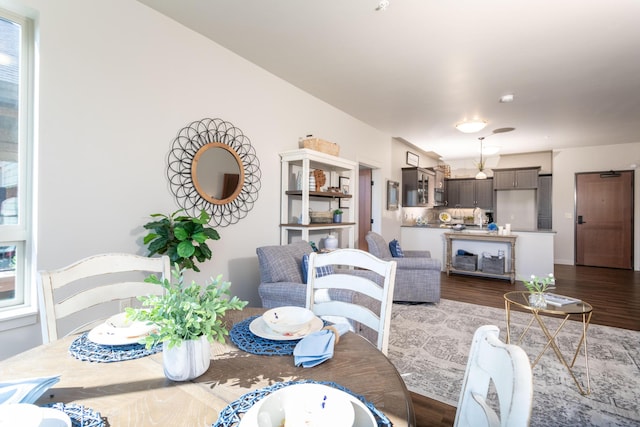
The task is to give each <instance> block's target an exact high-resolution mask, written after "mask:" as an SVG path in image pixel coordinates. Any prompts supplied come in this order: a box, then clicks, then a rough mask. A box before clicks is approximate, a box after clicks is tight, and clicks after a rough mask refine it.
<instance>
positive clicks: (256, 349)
mask: <svg viewBox="0 0 640 427" xmlns="http://www.w3.org/2000/svg"><path fill="white" fill-rule="evenodd" d="M258 317H260V316H252V317H248V318H246V319H244V320H243V321H242V322H238V323H236V324H235V325H233V327H232V328H231V330H230V331H229V338H231V341H232V342H233V343H234V344H235V345H236V346H237V347H238V348H239V349H240V350H242V351H246V352H247V353H252V354H260V355H263V356H287V355H292V354H293V349H294V348H295V347H296V344H298V342H300V340H285V341H276V340H269V339H266V338H262V337H259V336H257V335H254V334H253V332H251V331H250V330H249V325H250V324H251V322H252V321H253V320H254V319H257V318H258ZM300 339H302V337H300Z"/></svg>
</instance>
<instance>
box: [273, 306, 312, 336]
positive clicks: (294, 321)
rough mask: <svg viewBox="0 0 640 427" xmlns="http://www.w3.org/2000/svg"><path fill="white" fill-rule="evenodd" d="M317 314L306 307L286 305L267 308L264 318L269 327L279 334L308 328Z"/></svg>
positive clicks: (292, 332)
mask: <svg viewBox="0 0 640 427" xmlns="http://www.w3.org/2000/svg"><path fill="white" fill-rule="evenodd" d="M314 317H315V314H313V312H312V311H311V310H308V309H306V308H304V307H294V306H284V307H276V308H272V309H270V310H267V311H266V312H265V313H264V314H263V315H262V319H263V320H264V322H265V323H266V324H267V326H269V328H270V329H271V330H272V331H274V332H276V333H279V334H282V335H285V334H295V333H296V332H299V331H301V330H302V329H304V328H306V327H307V326H308V325H309V323H310V322H311V321H312V320H313V318H314Z"/></svg>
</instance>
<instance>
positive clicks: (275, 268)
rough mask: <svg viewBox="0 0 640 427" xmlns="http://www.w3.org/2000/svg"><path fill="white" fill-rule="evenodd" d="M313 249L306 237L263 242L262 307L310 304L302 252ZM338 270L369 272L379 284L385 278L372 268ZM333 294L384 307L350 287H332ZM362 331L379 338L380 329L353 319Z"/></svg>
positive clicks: (260, 252) (258, 251)
mask: <svg viewBox="0 0 640 427" xmlns="http://www.w3.org/2000/svg"><path fill="white" fill-rule="evenodd" d="M311 252H312V249H311V245H310V244H309V242H306V241H304V240H302V241H299V242H295V243H290V244H288V245H282V246H262V247H259V248H257V249H256V254H257V255H258V264H259V267H260V285H258V294H259V295H260V299H261V300H262V307H264V308H274V307H281V306H285V305H286V306H291V305H293V306H299V307H304V306H305V305H306V297H307V284H306V282H305V280H304V278H303V277H302V256H303V255H304V254H310V253H311ZM335 272H336V273H346V274H354V275H362V276H367V277H368V278H370V279H371V280H373V281H375V282H376V283H378V284H382V281H383V278H382V277H381V276H378V275H377V274H375V273H372V272H370V271H359V270H348V269H342V268H336V269H335ZM329 297H330V298H331V299H332V300H336V301H345V302H350V303H353V304H359V305H363V306H365V307H368V308H370V309H371V310H372V311H374V312H376V313H377V312H379V311H380V303H379V301H376V300H374V299H372V298H370V297H368V296H366V295H363V294H359V293H357V292H354V291H351V290H349V289H331V290H330V291H329ZM353 326H354V329H355V330H356V331H357V332H358V334H360V335H362V336H364V337H365V338H367V339H368V340H369V341H371V342H376V340H377V332H375V331H373V330H372V329H370V328H367V327H366V326H364V325H360V324H357V323H353Z"/></svg>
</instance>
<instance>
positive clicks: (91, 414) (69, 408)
mask: <svg viewBox="0 0 640 427" xmlns="http://www.w3.org/2000/svg"><path fill="white" fill-rule="evenodd" d="M42 406H44V407H47V408H54V409H57V410H58V411H62V412H64V413H65V414H67V415H68V416H69V418H70V419H71V426H72V427H104V425H105V424H104V420H103V419H102V416H101V415H100V412H96V411H94V410H93V409H90V408H87V407H86V406H83V405H77V404H75V403H67V404H64V403H48V404H46V405H42Z"/></svg>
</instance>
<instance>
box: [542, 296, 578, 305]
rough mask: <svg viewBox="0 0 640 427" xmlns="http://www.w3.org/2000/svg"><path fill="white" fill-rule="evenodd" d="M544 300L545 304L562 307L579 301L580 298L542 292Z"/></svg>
mask: <svg viewBox="0 0 640 427" xmlns="http://www.w3.org/2000/svg"><path fill="white" fill-rule="evenodd" d="M544 300H545V301H546V302H547V304H549V305H554V306H556V307H562V306H563V305H568V304H574V303H577V302H580V300H579V299H577V298H571V297H567V296H564V295H558V294H550V293H546V294H544Z"/></svg>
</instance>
